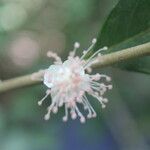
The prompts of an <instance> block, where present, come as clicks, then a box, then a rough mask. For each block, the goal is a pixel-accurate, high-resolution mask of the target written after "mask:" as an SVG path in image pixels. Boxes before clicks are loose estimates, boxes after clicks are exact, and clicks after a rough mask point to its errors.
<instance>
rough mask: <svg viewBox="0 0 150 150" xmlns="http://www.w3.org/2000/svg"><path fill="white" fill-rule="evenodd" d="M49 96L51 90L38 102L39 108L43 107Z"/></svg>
mask: <svg viewBox="0 0 150 150" xmlns="http://www.w3.org/2000/svg"><path fill="white" fill-rule="evenodd" d="M48 95H50V90H47V91H46V95H45V96H44V97H43V98H42V99H41V100H40V101H38V105H39V106H41V105H42V103H43V101H44V100H45V99H46V98H47V97H48Z"/></svg>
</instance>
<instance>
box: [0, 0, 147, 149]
mask: <svg viewBox="0 0 150 150" xmlns="http://www.w3.org/2000/svg"><path fill="white" fill-rule="evenodd" d="M137 1H138V0H137ZM117 2H118V0H63V1H62V0H0V79H1V80H5V79H9V78H12V77H16V76H20V75H24V74H28V73H32V72H34V71H37V70H40V69H44V68H47V67H48V66H49V65H50V64H51V60H49V59H48V58H47V57H46V52H47V51H48V50H53V51H55V52H57V53H58V54H59V55H60V56H61V57H62V58H63V59H65V58H66V57H67V55H68V52H69V51H70V50H72V47H73V43H74V42H75V41H78V42H80V43H81V50H82V49H85V48H87V47H88V46H89V45H90V42H91V40H92V38H94V37H97V36H98V33H99V31H100V29H101V28H102V25H103V23H104V21H105V20H106V18H107V16H108V15H109V14H110V12H111V10H112V9H113V8H114V7H115V6H116V4H117ZM143 11H144V9H143ZM123 19H124V18H122V20H123ZM149 25H150V24H149ZM111 28H112V29H113V28H114V26H111ZM109 36H110V39H111V36H112V37H113V36H114V34H112V35H111V34H110V35H109ZM104 43H105V42H104ZM106 43H107V42H106ZM80 52H81V51H80ZM80 52H79V53H80ZM149 67H150V66H149ZM94 72H102V73H105V74H108V75H110V76H112V79H113V85H114V88H113V90H112V91H110V92H108V94H107V97H108V98H109V103H108V105H107V108H106V109H105V110H102V109H101V107H100V105H97V102H96V101H95V100H93V99H91V100H90V101H92V104H93V105H94V107H95V109H96V111H97V113H98V117H97V118H96V119H92V120H87V122H86V124H80V122H79V120H75V121H72V120H69V121H68V122H67V123H62V120H61V117H62V113H63V109H61V110H60V112H59V113H58V114H57V115H53V116H52V118H51V119H50V120H49V121H48V122H45V121H44V120H43V116H44V114H45V113H46V108H47V106H48V104H49V102H47V103H45V104H44V105H43V106H42V107H38V105H37V102H38V100H40V99H41V98H42V97H43V96H44V94H45V90H46V87H45V86H44V85H38V86H33V87H26V88H22V89H17V90H13V91H9V92H6V93H3V94H1V95H0V150H50V149H52V150H70V149H72V150H100V149H102V150H149V149H150V119H149V118H150V107H149V106H150V76H149V75H148V74H144V73H136V72H128V71H124V70H120V69H117V68H111V67H108V68H105V69H96V70H94Z"/></svg>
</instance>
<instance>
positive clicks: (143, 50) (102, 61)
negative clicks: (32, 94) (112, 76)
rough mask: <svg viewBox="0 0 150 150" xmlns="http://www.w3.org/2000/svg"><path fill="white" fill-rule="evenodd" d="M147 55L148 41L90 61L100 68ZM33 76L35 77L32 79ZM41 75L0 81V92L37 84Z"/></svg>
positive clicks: (149, 48) (37, 73)
mask: <svg viewBox="0 0 150 150" xmlns="http://www.w3.org/2000/svg"><path fill="white" fill-rule="evenodd" d="M147 55H150V42H149V43H146V44H142V45H139V46H135V47H131V48H127V49H124V50H121V51H117V52H113V53H110V54H106V55H103V56H100V57H98V58H97V59H96V61H94V62H93V63H92V65H91V67H93V68H96V67H98V68H102V67H105V66H110V65H113V64H115V63H119V62H121V61H126V60H128V59H132V58H137V57H141V56H147ZM33 77H35V78H34V79H33ZM42 77H43V72H36V73H33V74H29V75H25V76H21V77H16V78H14V79H9V80H5V81H2V82H0V93H2V92H6V91H8V90H12V89H16V88H21V87H25V86H30V85H34V84H39V83H41V81H40V80H37V79H38V78H42Z"/></svg>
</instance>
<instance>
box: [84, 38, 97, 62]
mask: <svg viewBox="0 0 150 150" xmlns="http://www.w3.org/2000/svg"><path fill="white" fill-rule="evenodd" d="M96 41H97V40H96V38H94V39H93V40H92V44H91V45H90V47H89V48H88V49H87V50H86V52H85V53H84V54H83V55H82V57H81V60H82V59H83V58H84V57H85V56H86V54H87V53H88V52H89V51H90V50H92V48H93V47H94V45H95V43H96Z"/></svg>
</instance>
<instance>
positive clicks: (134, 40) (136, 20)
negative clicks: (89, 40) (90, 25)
mask: <svg viewBox="0 0 150 150" xmlns="http://www.w3.org/2000/svg"><path fill="white" fill-rule="evenodd" d="M149 11H150V0H120V1H119V2H118V4H117V5H116V7H115V8H114V9H113V10H112V11H111V13H110V15H109V16H108V18H107V20H106V21H105V23H104V25H103V27H102V30H101V32H100V34H99V36H98V42H97V45H96V46H95V48H94V50H97V49H98V48H101V47H103V46H108V47H109V50H108V53H111V52H114V51H118V50H121V49H124V48H128V47H132V46H136V45H140V44H143V43H146V42H149V41H150V12H149ZM116 66H117V67H120V68H122V69H127V70H130V71H139V72H143V73H150V57H149V56H147V57H143V58H136V59H134V60H129V61H127V62H122V63H120V64H117V65H116Z"/></svg>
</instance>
